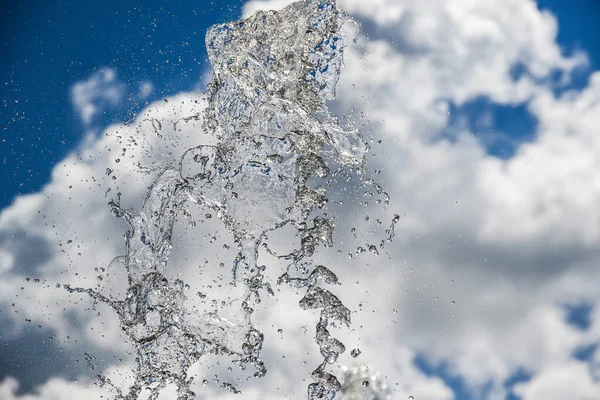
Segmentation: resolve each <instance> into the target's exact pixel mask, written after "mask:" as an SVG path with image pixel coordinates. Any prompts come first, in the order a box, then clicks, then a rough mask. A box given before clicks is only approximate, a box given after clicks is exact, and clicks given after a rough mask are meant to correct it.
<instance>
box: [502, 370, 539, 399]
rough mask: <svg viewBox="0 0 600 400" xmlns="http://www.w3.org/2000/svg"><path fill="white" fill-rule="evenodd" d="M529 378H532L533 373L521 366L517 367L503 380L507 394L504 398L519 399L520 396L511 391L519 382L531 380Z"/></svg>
mask: <svg viewBox="0 0 600 400" xmlns="http://www.w3.org/2000/svg"><path fill="white" fill-rule="evenodd" d="M531 378H533V375H532V374H531V373H530V372H528V371H526V370H525V369H523V368H519V369H517V370H516V371H515V372H514V373H512V374H511V375H510V376H509V377H508V378H507V379H506V380H505V381H504V387H505V388H506V390H507V391H508V394H507V395H506V400H521V397H519V396H517V395H516V394H515V393H514V392H513V389H514V387H515V386H516V385H518V384H519V383H526V382H529V381H530V380H531Z"/></svg>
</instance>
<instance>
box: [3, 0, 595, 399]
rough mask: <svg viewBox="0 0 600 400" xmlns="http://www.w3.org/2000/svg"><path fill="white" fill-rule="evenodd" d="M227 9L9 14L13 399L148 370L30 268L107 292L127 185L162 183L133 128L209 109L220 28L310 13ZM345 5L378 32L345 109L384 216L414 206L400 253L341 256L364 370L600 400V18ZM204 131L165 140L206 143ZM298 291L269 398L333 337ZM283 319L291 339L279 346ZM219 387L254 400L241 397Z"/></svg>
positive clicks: (456, 385)
mask: <svg viewBox="0 0 600 400" xmlns="http://www.w3.org/2000/svg"><path fill="white" fill-rule="evenodd" d="M215 3H218V4H213V3H209V2H173V3H170V4H165V3H164V2H143V4H141V3H136V2H128V1H119V2H105V3H103V4H100V3H90V4H87V3H86V4H85V5H84V4H83V3H69V2H35V1H30V2H11V4H3V5H1V6H0V7H2V10H1V11H2V12H0V15H1V17H0V18H2V21H1V22H2V23H1V24H0V46H1V47H2V48H1V49H0V50H1V51H2V54H3V62H2V63H0V75H1V76H2V81H3V83H4V84H3V85H2V94H3V95H2V99H3V107H2V108H1V109H0V110H1V111H0V119H1V121H0V125H2V126H3V130H2V143H0V146H1V147H0V149H1V152H2V160H3V163H2V169H1V170H0V174H1V175H2V179H3V182H4V186H3V187H4V190H3V192H2V196H1V197H0V208H1V209H2V211H1V213H0V311H1V312H0V321H1V322H2V323H1V324H0V327H1V328H0V398H2V399H5V398H6V399H9V400H13V399H27V400H34V399H47V398H53V399H57V400H58V399H66V398H72V395H73V394H74V393H77V394H78V395H79V396H80V397H81V398H90V399H96V398H100V397H99V396H100V395H102V394H103V393H105V392H102V388H99V387H97V386H95V385H94V384H93V378H92V377H93V375H94V373H91V372H90V371H89V368H87V366H86V365H85V364H86V360H85V357H84V356H83V354H84V353H88V354H94V357H96V360H97V362H98V364H99V366H98V368H102V369H103V370H104V371H108V372H107V374H109V375H111V374H112V375H111V376H115V377H118V376H122V374H125V375H126V372H125V370H126V369H125V368H124V367H123V364H120V363H117V362H115V361H114V360H116V359H118V358H121V357H123V358H126V357H127V346H126V344H123V343H121V342H120V340H122V337H120V336H119V332H118V328H117V327H116V324H117V322H116V320H115V318H112V319H111V316H110V310H102V309H99V310H98V312H100V313H102V314H103V315H104V317H103V318H104V319H94V318H92V317H93V314H94V312H93V311H91V310H90V308H94V307H93V304H91V302H90V301H88V300H86V299H84V298H75V297H73V296H67V294H66V293H64V291H62V290H52V288H50V287H48V288H44V289H43V290H37V289H36V287H35V286H33V285H32V284H30V283H28V282H26V281H25V278H26V277H31V278H32V279H33V278H35V277H39V278H41V279H42V281H43V282H45V281H47V282H48V283H47V284H45V283H41V284H42V285H48V286H51V284H54V282H65V281H77V280H78V279H81V280H83V281H85V280H86V279H94V276H95V273H94V271H93V270H92V269H93V268H92V267H95V266H102V265H108V263H109V262H110V260H111V259H112V258H113V257H114V256H116V255H118V254H122V253H123V243H122V241H120V240H118V239H120V238H121V237H122V234H123V232H124V230H125V227H124V226H123V225H122V224H121V223H120V222H119V221H115V220H114V219H113V218H111V217H110V214H109V213H108V209H105V208H106V206H105V204H106V202H107V198H106V190H107V188H113V190H114V191H113V193H114V192H116V191H121V192H122V193H123V196H124V198H125V199H127V201H128V204H129V207H131V208H132V209H135V208H136V206H139V203H140V201H141V199H142V198H143V196H144V193H145V190H146V186H147V185H148V184H149V182H148V181H147V180H144V179H142V178H140V177H138V176H137V175H135V174H134V173H133V172H132V169H131V168H130V167H129V166H123V164H126V161H125V160H123V163H122V164H120V165H117V164H116V163H115V157H114V154H111V151H110V149H112V148H115V149H116V146H117V145H118V140H117V139H116V137H117V136H119V135H123V136H126V134H135V135H140V136H142V137H146V136H147V137H150V136H148V135H150V134H149V133H148V132H149V131H150V129H151V128H150V127H149V126H148V125H147V123H145V122H144V120H145V119H147V117H148V116H154V117H156V118H162V119H163V120H176V119H177V118H181V117H185V116H189V115H191V114H193V113H194V112H197V110H198V108H199V107H201V104H202V101H203V100H202V98H201V97H202V96H201V90H202V88H203V87H205V85H206V82H207V78H206V77H207V74H208V71H209V66H208V64H207V60H206V50H205V47H204V33H205V31H206V29H207V28H208V27H209V26H210V25H212V24H214V23H218V22H224V21H228V20H232V19H237V18H239V17H240V16H242V14H244V15H246V16H247V15H249V14H250V13H252V12H253V11H255V10H257V9H259V8H278V7H282V6H283V5H285V4H288V3H289V2H288V1H285V0H283V1H282V0H272V1H259V0H253V1H250V2H247V3H243V2H241V1H234V2H215ZM339 4H340V7H342V8H344V9H345V10H347V11H348V12H349V13H350V15H351V16H352V17H353V18H354V19H355V20H356V21H357V22H358V23H359V25H360V26H361V28H362V31H361V32H362V33H356V32H354V31H353V30H352V29H350V31H351V34H355V35H357V45H356V46H354V47H353V46H349V47H348V49H347V51H346V62H345V66H344V69H343V72H342V78H341V80H340V83H339V87H338V99H337V100H336V101H335V103H334V104H333V105H332V106H333V108H334V109H335V110H336V112H338V113H341V114H344V113H350V112H351V110H356V109H358V110H360V111H361V112H363V113H364V114H366V115H368V119H369V120H370V123H369V127H368V128H369V129H370V131H371V132H373V135H374V142H373V143H375V144H373V145H372V148H373V153H374V154H375V156H374V157H372V160H371V161H370V162H371V163H372V168H373V169H374V170H377V169H380V170H381V171H382V173H381V175H380V176H381V183H382V185H383V186H384V187H385V188H386V190H388V191H389V193H390V196H391V204H390V207H389V209H386V210H384V211H382V212H381V213H382V214H381V218H382V219H383V220H386V219H391V216H392V215H393V214H394V213H398V214H400V215H402V216H403V217H402V219H401V222H400V223H399V225H398V227H399V230H400V231H399V233H398V238H397V239H396V241H395V242H394V246H392V247H391V248H390V249H389V250H388V252H389V254H388V256H389V259H387V260H386V259H384V257H380V258H379V259H377V260H374V259H370V258H368V257H369V256H368V255H364V256H363V255H361V256H360V257H358V256H357V257H354V258H353V259H352V261H348V259H347V258H344V259H341V257H338V256H336V255H327V257H329V258H328V261H329V263H330V264H331V265H333V269H334V270H336V272H338V274H339V276H340V278H341V279H342V281H343V282H344V283H348V285H346V284H344V285H342V286H341V287H340V288H339V291H340V298H342V299H344V295H346V299H347V301H348V303H349V304H350V306H351V309H353V310H354V311H355V312H354V314H353V325H354V326H355V328H354V329H353V331H352V332H350V333H347V335H348V337H347V340H348V342H349V343H352V344H353V345H352V346H351V347H354V344H355V345H356V346H357V347H360V349H361V351H362V353H361V356H360V357H359V358H358V359H357V360H353V359H350V358H348V357H347V358H346V359H343V360H341V361H340V362H347V363H352V362H355V361H359V362H364V363H368V364H370V365H371V366H372V367H373V368H375V369H376V370H378V371H380V372H381V373H382V375H384V376H385V377H386V379H387V381H388V383H389V385H390V388H391V389H393V393H392V394H393V395H394V398H398V399H405V398H408V396H409V395H410V396H414V398H415V399H417V400H421V399H431V400H433V399H456V400H471V399H482V400H483V399H490V400H497V399H510V400H538V399H539V400H542V399H544V400H548V399H550V400H553V399H559V398H560V399H564V398H569V399H577V400H593V399H597V398H599V397H600V351H597V350H596V349H597V347H598V344H599V343H600V297H599V294H598V293H600V292H599V291H598V290H597V287H598V285H597V282H598V281H599V280H598V278H600V276H599V275H600V273H599V272H598V268H597V259H598V256H599V255H600V254H599V253H600V251H599V250H600V212H599V208H598V204H600V202H599V201H598V200H600V180H599V179H600V178H598V173H597V171H598V167H600V165H599V164H600V162H599V160H600V141H599V140H598V135H597V130H598V128H597V127H598V126H600V120H599V119H598V118H599V116H600V72H597V71H600V42H598V40H597V37H599V35H600V27H599V26H598V24H596V21H598V20H599V18H600V5H599V4H598V3H597V2H595V1H593V0H577V1H571V2H563V1H558V0H539V1H538V2H534V1H531V0H489V1H487V2H485V3H481V2H476V1H469V0H448V1H444V2H442V1H440V2H431V1H415V0H412V1H403V0H377V1H373V2H372V4H371V3H370V5H369V6H365V4H364V2H361V1H359V0H340V1H339ZM164 99H168V101H165V100H164ZM364 99H368V100H364ZM125 121H129V122H128V125H120V124H122V123H123V122H125ZM111 124H116V125H111ZM165 129H167V128H165ZM197 129H199V125H193V124H190V125H189V126H186V128H185V129H184V132H183V133H181V132H179V133H176V132H166V133H165V134H164V136H165V137H166V138H169V137H171V138H173V137H177V139H176V140H177V141H178V146H179V148H185V146H186V145H191V144H193V143H194V135H195V133H194V132H196V131H197ZM144 135H146V136H144ZM169 135H171V136H169ZM148 140H149V143H151V147H150V148H151V149H153V151H154V152H155V153H160V152H161V151H162V150H164V149H166V148H168V144H165V143H163V142H158V141H157V140H158V139H156V138H154V139H148ZM377 140H381V141H382V143H383V144H382V145H380V146H378V145H376V143H377ZM135 155H136V157H138V158H140V159H144V157H146V158H148V157H149V158H150V159H151V158H152V156H148V155H147V154H145V153H143V152H141V153H140V154H137V153H136V154H135ZM127 162H128V161H127ZM106 168H111V169H114V170H116V171H119V174H118V179H117V180H116V181H115V182H111V181H110V180H109V178H108V177H107V176H106V174H105V173H104V171H105V170H106ZM128 168H129V169H128ZM332 207H334V206H332ZM346 207H347V208H342V209H341V210H337V211H338V213H345V217H344V220H345V222H344V223H343V224H341V226H342V228H340V232H341V233H340V235H342V234H343V230H344V227H346V226H347V227H350V226H363V227H365V226H367V225H366V223H365V222H364V220H365V218H364V217H365V211H364V210H362V209H360V208H359V207H358V206H353V205H348V206H346ZM368 213H373V214H376V213H377V211H369V212H368ZM348 231H349V230H348ZM190 236H191V235H190ZM179 240H180V242H181V243H180V246H181V248H185V246H186V245H187V246H190V247H191V248H194V245H195V244H194V242H193V240H192V238H191V237H186V236H185V235H181V237H179ZM345 240H346V241H347V242H348V243H346V244H345V245H344V246H342V247H343V249H344V252H345V253H347V251H346V250H347V248H350V247H351V246H352V244H351V243H352V240H350V239H345ZM196 246H198V245H197V244H196ZM182 251H183V250H182ZM182 254H183V253H182ZM344 255H345V254H344ZM175 257H176V258H177V257H180V258H181V260H180V261H181V265H187V264H186V261H185V257H184V256H183V255H181V256H175ZM324 257H325V256H324ZM91 264H93V265H91ZM184 269H185V268H184ZM195 279H199V278H198V277H195ZM355 281H356V282H359V283H358V284H356V285H354V284H353V282H355ZM21 287H23V289H21ZM279 299H280V300H277V302H274V303H269V306H268V308H267V311H263V312H262V313H259V315H258V316H257V320H258V321H260V323H261V324H263V325H264V326H265V333H266V336H267V339H268V338H269V337H271V338H274V339H272V340H270V341H269V340H267V341H266V343H265V350H264V353H265V358H266V359H267V360H270V361H271V364H272V369H271V372H270V373H271V374H272V375H271V377H268V378H265V379H262V380H260V381H253V382H251V383H247V384H246V386H245V387H244V390H245V392H244V393H245V396H248V397H247V398H281V396H282V395H287V396H289V397H290V398H302V396H303V391H302V390H303V389H302V390H301V389H300V388H301V387H303V386H304V385H305V382H302V379H303V378H305V377H306V376H307V374H308V372H309V371H308V372H307V371H305V370H304V369H302V368H298V369H297V370H298V371H296V369H294V367H293V365H294V364H293V363H292V361H299V362H300V361H301V360H303V357H304V358H306V357H309V356H305V355H304V353H306V352H305V351H303V350H302V349H305V348H309V347H310V338H306V337H303V336H302V335H298V334H296V333H294V332H300V331H301V330H302V326H304V325H303V324H308V322H306V320H307V317H306V315H304V314H303V313H302V311H301V310H299V309H297V307H296V308H294V307H292V306H293V305H294V301H297V299H296V300H294V297H293V295H292V294H285V293H282V294H280V297H279ZM290 304H291V305H292V306H290ZM358 304H361V306H360V307H359V306H358ZM98 307H100V308H101V306H98ZM392 310H393V311H392ZM29 321H31V322H29ZM38 326H39V328H38ZM271 327H272V329H273V332H271V331H270V330H269V329H271ZM280 327H283V331H284V332H286V333H287V332H290V333H289V335H285V334H284V335H283V338H279V339H277V338H276V336H277V334H276V333H275V330H276V329H278V328H280ZM342 334H344V333H342ZM103 335H106V336H103ZM269 335H270V336H269ZM294 349H296V350H294ZM281 354H287V359H289V360H292V361H290V363H291V364H287V363H286V362H284V361H281ZM213 367H214V366H213ZM195 368H197V369H196V370H195V371H196V372H197V373H198V374H199V375H202V374H204V375H207V376H208V373H206V372H205V371H202V370H200V367H195ZM306 368H308V367H306ZM302 374H304V375H302ZM201 380H202V379H200V381H201ZM274 382H275V383H274ZM299 382H301V384H299ZM197 392H198V393H199V397H200V398H219V399H221V398H223V399H227V398H229V397H231V396H230V395H229V394H228V393H224V392H223V391H222V390H219V389H218V386H217V385H209V386H207V387H206V388H199V389H198V390H197ZM52 396H54V397H52ZM245 398H246V397H245Z"/></svg>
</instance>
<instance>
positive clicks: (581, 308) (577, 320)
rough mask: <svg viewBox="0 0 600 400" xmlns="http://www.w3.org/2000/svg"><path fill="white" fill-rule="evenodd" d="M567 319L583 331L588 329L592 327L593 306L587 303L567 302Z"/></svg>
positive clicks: (570, 323)
mask: <svg viewBox="0 0 600 400" xmlns="http://www.w3.org/2000/svg"><path fill="white" fill-rule="evenodd" d="M565 311H566V315H565V319H566V320H567V323H568V324H569V325H571V326H574V327H576V328H577V329H580V330H582V331H586V330H588V329H589V328H590V326H591V324H592V321H591V313H592V306H591V305H590V304H587V303H577V304H566V305H565Z"/></svg>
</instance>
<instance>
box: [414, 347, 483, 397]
mask: <svg viewBox="0 0 600 400" xmlns="http://www.w3.org/2000/svg"><path fill="white" fill-rule="evenodd" d="M413 364H414V365H415V366H416V367H417V368H418V369H419V370H420V371H421V372H422V373H423V374H425V375H426V376H429V377H438V378H440V379H441V380H442V381H443V382H444V383H445V384H446V385H447V386H448V387H449V388H450V389H452V391H453V392H454V399H455V400H475V399H476V397H474V396H473V394H472V393H471V390H469V388H468V386H467V384H466V382H465V380H464V379H463V378H462V377H460V376H456V375H454V374H452V373H451V372H450V371H449V368H448V366H447V365H446V364H441V365H434V364H433V363H431V362H430V361H429V360H427V358H426V357H425V356H424V355H421V354H419V355H417V356H416V357H415V358H414V360H413Z"/></svg>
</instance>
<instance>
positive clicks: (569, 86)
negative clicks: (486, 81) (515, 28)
mask: <svg viewBox="0 0 600 400" xmlns="http://www.w3.org/2000/svg"><path fill="white" fill-rule="evenodd" d="M509 74H510V76H511V78H512V80H513V81H515V82H516V81H518V80H519V79H521V78H523V77H527V78H529V79H531V80H532V81H534V82H535V83H537V84H538V85H543V86H546V87H548V88H549V89H550V90H551V91H552V93H554V95H555V96H556V97H559V96H561V95H562V94H564V93H565V92H569V91H573V90H575V91H581V90H583V89H585V88H586V87H587V86H588V85H589V81H590V76H591V74H592V70H591V69H590V67H589V66H587V65H586V66H579V67H577V68H574V69H573V70H571V71H570V72H565V71H562V70H558V69H555V70H554V71H552V72H551V73H550V75H549V76H548V77H546V78H543V79H542V78H538V77H535V76H533V75H532V74H531V72H530V71H529V69H528V68H527V65H525V64H523V63H516V64H514V65H513V66H512V67H511V69H510V71H509Z"/></svg>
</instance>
